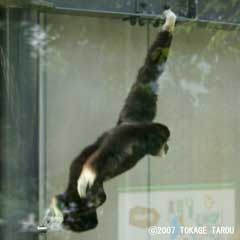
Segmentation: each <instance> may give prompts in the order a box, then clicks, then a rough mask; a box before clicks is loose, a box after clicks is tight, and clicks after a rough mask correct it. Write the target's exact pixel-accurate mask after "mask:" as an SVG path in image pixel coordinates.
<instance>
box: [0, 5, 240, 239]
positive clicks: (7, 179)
mask: <svg viewBox="0 0 240 240" xmlns="http://www.w3.org/2000/svg"><path fill="white" fill-rule="evenodd" d="M159 29H160V27H157V28H156V27H153V26H152V24H151V23H150V21H148V20H146V21H145V24H143V26H139V25H138V24H137V25H135V26H133V25H131V24H130V23H129V21H123V20H122V18H121V17H119V16H118V17H112V16H107V15H104V14H102V15H100V16H98V15H84V14H74V15H73V14H72V13H67V12H64V13H59V12H57V13H56V12H52V11H46V12H45V11H40V12H36V11H35V10H34V11H33V10H26V11H24V12H23V10H20V9H17V10H14V9H11V10H10V9H8V10H6V9H4V8H2V10H1V25H0V30H1V49H0V50H1V69H2V71H1V77H2V79H3V81H2V85H1V88H2V91H1V106H2V109H3V111H2V115H1V145H2V147H1V162H0V164H1V165H0V166H1V169H2V174H1V189H0V190H1V195H0V203H1V206H2V208H1V215H0V236H1V239H4V240H5V239H6V240H7V239H9V240H10V239H22V238H23V239H31V240H32V239H49V240H55V239H58V240H59V239H60V240H61V239H62V240H65V239H66V240H67V239H71V240H75V239H76V240H77V239H86V240H90V239H99V240H102V239H107V240H108V239H109V240H110V239H116V238H117V239H121V240H122V239H124V240H128V239H129V240H130V239H131V240H132V239H138V240H142V239H219V240H221V239H229V240H230V239H239V238H240V205H239V197H240V196H239V193H240V189H239V182H240V176H239V173H238V171H239V167H240V163H239V156H238V155H239V154H238V146H239V143H240V140H239V139H240V138H239V136H240V126H239V125H240V112H239V111H238V106H239V103H240V95H239V89H240V82H239V75H240V69H239V62H240V60H239V59H240V58H239V57H240V44H239V43H240V33H239V30H238V27H236V26H235V27H232V28H227V27H225V26H220V25H219V24H218V23H215V24H210V25H208V24H198V23H191V22H179V23H178V24H177V25H176V28H175V32H174V36H173V44H172V46H171V49H170V56H169V59H168V62H167V66H166V69H165V71H164V73H163V75H162V76H161V77H160V78H159V80H158V81H159V90H158V108H157V117H156V119H155V120H154V121H155V122H161V123H164V124H166V125H167V126H168V127H169V129H170V130H171V138H170V141H169V152H168V154H167V155H166V156H165V157H164V158H161V157H153V156H148V155H147V156H146V157H144V158H143V159H142V160H141V161H140V162H139V163H138V164H137V165H136V166H135V167H134V168H133V169H131V170H130V171H128V172H126V173H124V174H121V175H120V176H118V177H116V178H114V179H112V180H110V181H108V182H106V183H104V187H105V190H106V194H107V200H106V202H105V203H104V204H103V205H102V206H101V207H99V208H98V209H97V213H98V222H99V223H98V226H97V227H96V228H95V229H94V230H90V231H87V232H83V233H75V232H72V231H67V230H59V231H48V232H46V233H40V232H38V231H36V230H35V227H36V225H38V224H40V223H41V221H42V219H43V217H44V214H45V212H46V209H47V208H48V206H49V203H50V201H51V198H52V196H54V195H56V194H58V193H61V192H63V191H64V190H65V188H66V186H67V182H68V174H69V167H70V164H71V162H72V160H73V159H74V158H75V157H76V156H77V155H78V154H79V153H80V152H81V150H82V149H83V148H84V147H85V146H87V145H89V144H91V143H93V142H94V141H95V140H96V138H97V137H99V136H100V135H101V134H102V133H103V132H104V131H106V130H107V129H110V128H112V127H113V126H115V125H116V122H117V120H118V115H119V112H120V110H121V108H122V106H123V103H124V101H125V98H126V97H127V94H128V93H129V91H130V88H131V86H132V84H133V82H134V80H135V78H136V75H137V72H138V69H139V68H140V67H141V66H142V64H143V62H144V59H145V56H146V53H147V50H148V49H149V46H150V44H151V43H152V42H153V41H154V39H155V37H156V35H157V33H158V31H159ZM29 226H30V228H29ZM150 226H157V227H159V228H158V230H159V229H160V228H161V229H162V230H163V232H162V233H160V232H159V233H158V234H157V233H156V232H154V230H153V231H151V228H150ZM180 226H206V227H210V228H211V229H213V228H212V227H213V226H222V227H224V231H225V230H226V231H227V230H229V229H230V230H231V229H233V228H234V233H231V232H230V233H228V234H224V232H221V233H216V232H215V234H213V233H212V232H211V233H209V234H207V235H205V236H203V235H201V234H199V233H198V234H195V235H189V234H187V233H186V232H185V234H183V233H182V234H181V233H180ZM169 227H170V228H172V229H173V228H174V229H177V231H175V232H174V234H169V233H166V232H164V230H166V229H167V230H168V228H169Z"/></svg>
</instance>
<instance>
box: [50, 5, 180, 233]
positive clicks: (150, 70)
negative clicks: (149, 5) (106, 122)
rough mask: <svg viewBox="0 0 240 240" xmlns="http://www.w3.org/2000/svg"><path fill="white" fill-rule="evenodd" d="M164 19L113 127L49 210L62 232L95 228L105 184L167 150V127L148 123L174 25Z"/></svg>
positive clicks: (80, 160) (83, 157)
mask: <svg viewBox="0 0 240 240" xmlns="http://www.w3.org/2000/svg"><path fill="white" fill-rule="evenodd" d="M164 15H165V17H166V19H165V23H164V25H163V26H162V29H161V31H160V32H159V33H158V35H157V38H156V40H155V41H154V42H153V44H152V46H151V47H150V49H149V50H148V53H147V57H146V59H145V62H144V65H143V66H142V67H141V68H140V69H139V72H138V75H137V78H136V81H135V83H134V84H133V86H132V88H131V90H130V93H129V95H128V97H127V99H126V101H125V104H124V106H123V109H122V111H121V113H120V116H119V119H118V121H117V124H116V126H115V127H114V128H112V129H110V130H108V131H106V132H105V133H104V134H103V135H102V136H100V137H99V138H98V139H97V140H96V142H95V143H93V144H92V145H89V146H87V147H86V148H85V149H84V150H83V151H82V152H81V153H80V154H79V156H77V157H76V159H75V160H74V161H73V162H72V164H71V167H70V174H69V182H68V186H67V189H66V191H65V192H64V193H62V194H59V195H57V196H55V197H54V198H53V199H52V208H53V209H55V213H56V215H59V214H61V217H62V220H63V226H64V227H65V228H68V229H70V230H72V231H77V232H81V231H86V230H89V229H92V228H95V227H96V226H97V224H98V220H97V214H96V208H97V207H98V206H100V205H101V204H103V203H104V201H105V200H106V194H105V191H104V189H103V183H104V182H105V181H107V180H109V179H111V178H113V177H116V176H117V175H119V174H122V173H124V172H125V171H127V170H129V169H131V168H132V167H134V166H135V165H136V164H137V163H138V162H139V160H140V159H142V158H143V157H144V156H145V155H147V154H150V155H162V154H166V153H167V151H168V144H167V141H168V139H169V136H170V131H169V129H168V127H167V126H165V125H163V124H160V123H153V122H152V121H153V119H154V117H155V115H156V107H157V91H158V83H157V80H158V78H159V76H160V75H161V74H162V72H163V70H164V65H165V63H166V61H167V58H168V53H169V48H170V45H171V42H172V32H173V29H174V26H175V21H176V16H175V14H174V13H173V12H172V11H171V10H170V9H167V10H165V11H164Z"/></svg>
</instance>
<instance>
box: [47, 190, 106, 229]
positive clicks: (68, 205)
mask: <svg viewBox="0 0 240 240" xmlns="http://www.w3.org/2000/svg"><path fill="white" fill-rule="evenodd" d="M105 199H106V198H105ZM102 202H103V201H102ZM88 205H89V202H88V201H85V200H83V199H80V198H78V200H77V199H76V200H74V199H71V196H69V195H68V193H66V192H64V193H61V194H58V195H56V196H54V197H53V198H52V201H51V205H50V208H49V209H50V210H51V212H52V213H51V214H48V216H46V217H45V219H44V223H43V225H44V226H47V227H48V228H49V229H52V228H53V227H54V228H55V227H56V224H57V225H58V226H59V227H60V226H62V227H64V228H65V229H67V230H71V231H75V232H83V231H87V230H90V229H93V228H95V227H96V226H97V224H98V220H97V214H96V208H95V207H89V206H88Z"/></svg>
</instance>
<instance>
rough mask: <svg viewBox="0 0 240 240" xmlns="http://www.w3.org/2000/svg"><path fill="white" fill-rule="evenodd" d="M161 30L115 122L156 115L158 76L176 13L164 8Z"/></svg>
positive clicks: (148, 119)
mask: <svg viewBox="0 0 240 240" xmlns="http://www.w3.org/2000/svg"><path fill="white" fill-rule="evenodd" d="M164 15H165V17H166V20H165V23H164V25H163V26H162V30H161V31H160V32H159V33H158V35H157V38H156V39H155V41H154V42H153V44H152V45H151V47H150V49H149V50H148V53H147V57H146V59H145V63H144V65H143V66H142V67H141V68H140V69H139V72H138V75H137V80H136V82H135V83H134V84H133V86H132V88H131V91H130V93H129V95H128V97H127V99H126V101H125V104H124V106H123V109H122V111H121V113H120V117H119V120H118V122H117V124H118V125H119V124H122V123H124V122H130V123H131V122H151V121H152V120H153V119H154V117H155V115H156V103H157V91H158V83H157V80H158V78H159V76H160V75H161V74H162V73H163V71H164V66H165V63H166V61H167V58H168V53H169V48H170V46H171V42H172V32H173V30H174V25H175V21H176V15H175V14H174V13H173V12H172V11H171V10H170V9H168V10H165V11H164Z"/></svg>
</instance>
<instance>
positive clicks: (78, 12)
mask: <svg viewBox="0 0 240 240" xmlns="http://www.w3.org/2000/svg"><path fill="white" fill-rule="evenodd" d="M49 11H50V12H55V13H71V14H76V15H87V16H97V17H109V18H122V19H124V18H128V17H138V18H143V19H151V20H156V19H160V20H162V21H163V20H164V16H163V15H156V14H146V13H125V12H115V11H102V10H100V11H99V10H87V9H75V8H62V7H54V8H51V9H42V12H49ZM177 22H178V23H196V24H199V25H203V26H206V25H209V26H214V27H216V26H217V27H218V28H224V29H226V28H227V29H236V28H239V27H240V23H232V22H223V21H212V20H207V19H201V18H187V17H181V16H179V17H178V18H177Z"/></svg>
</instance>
